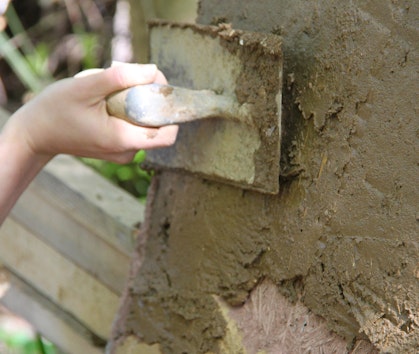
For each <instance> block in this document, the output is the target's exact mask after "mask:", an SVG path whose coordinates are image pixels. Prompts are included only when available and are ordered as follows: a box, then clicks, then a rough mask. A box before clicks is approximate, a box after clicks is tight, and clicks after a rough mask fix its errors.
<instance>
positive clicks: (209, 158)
mask: <svg viewBox="0 0 419 354" xmlns="http://www.w3.org/2000/svg"><path fill="white" fill-rule="evenodd" d="M150 43H151V62H152V63H156V64H157V65H158V67H159V69H160V70H162V71H163V73H164V74H165V75H166V77H167V79H168V81H169V83H170V84H172V85H176V86H182V87H186V88H191V89H199V90H201V89H210V90H213V91H215V92H216V93H217V94H222V95H226V96H232V97H234V98H235V99H236V100H237V102H238V103H239V104H240V105H241V106H242V107H243V108H244V109H245V110H246V111H247V112H249V113H250V114H248V118H246V119H244V118H243V119H242V121H241V120H240V119H239V120H238V121H233V120H228V119H222V118H210V119H206V120H199V121H194V122H190V123H185V124H181V125H180V129H179V134H178V138H177V142H176V143H175V145H174V146H172V147H169V148H164V149H158V150H152V151H149V152H148V153H147V159H146V166H148V167H151V168H157V169H162V168H170V169H179V170H183V171H187V172H189V173H193V174H198V175H200V176H202V177H204V178H208V179H211V180H217V181H221V182H225V183H228V184H232V185H235V186H239V187H241V188H244V189H252V190H256V191H260V192H264V193H270V194H275V193H278V190H279V172H280V170H279V160H280V146H281V88H282V53H281V39H280V37H278V36H276V35H273V34H266V33H250V32H245V31H239V30H234V29H232V28H231V27H230V26H227V25H222V26H218V27H214V26H201V25H194V24H176V23H168V22H160V21H157V22H153V23H151V24H150Z"/></svg>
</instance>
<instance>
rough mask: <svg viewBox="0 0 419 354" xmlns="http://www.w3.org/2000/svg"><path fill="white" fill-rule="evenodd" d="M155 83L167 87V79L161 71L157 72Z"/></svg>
mask: <svg viewBox="0 0 419 354" xmlns="http://www.w3.org/2000/svg"><path fill="white" fill-rule="evenodd" d="M154 82H155V83H157V84H162V85H167V79H166V77H165V76H164V74H163V73H162V72H161V71H160V70H158V71H157V74H156V78H155V79H154Z"/></svg>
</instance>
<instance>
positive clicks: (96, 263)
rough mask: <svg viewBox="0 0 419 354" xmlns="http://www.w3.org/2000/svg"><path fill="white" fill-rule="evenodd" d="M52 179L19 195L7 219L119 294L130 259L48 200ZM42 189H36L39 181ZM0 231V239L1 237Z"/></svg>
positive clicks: (35, 183)
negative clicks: (22, 227) (28, 231)
mask: <svg viewBox="0 0 419 354" xmlns="http://www.w3.org/2000/svg"><path fill="white" fill-rule="evenodd" d="M50 179H53V180H54V178H53V177H51V176H49V175H47V174H46V175H44V176H42V177H41V178H40V179H38V180H37V181H35V182H34V183H33V184H32V185H31V186H30V187H29V188H28V189H27V190H26V192H25V193H24V194H23V195H22V197H21V198H20V200H19V202H18V203H17V204H16V206H15V208H14V210H13V212H12V213H11V215H10V216H9V218H12V219H13V220H14V221H15V222H17V223H19V224H20V225H22V226H24V227H25V228H26V229H28V230H31V233H32V234H33V235H34V236H36V237H37V238H39V239H40V240H42V241H43V242H45V243H47V244H49V245H50V246H51V247H52V248H54V249H55V250H57V251H58V252H60V253H61V254H62V255H64V256H65V257H66V258H67V259H69V260H71V261H72V262H73V263H75V264H76V265H78V266H79V267H81V268H83V269H84V270H86V271H87V272H89V273H90V274H91V275H93V276H94V277H96V278H97V279H98V280H99V281H101V282H102V283H103V284H105V285H106V286H107V287H108V288H109V289H111V290H112V291H114V292H115V293H117V294H121V293H122V291H123V288H124V285H125V282H126V279H127V276H128V271H129V262H130V257H129V255H128V254H127V252H124V251H121V249H120V248H116V247H114V245H111V244H110V243H108V242H105V241H103V239H102V238H99V237H97V235H96V234H95V233H93V232H92V230H91V229H90V228H89V229H86V227H84V225H81V224H80V223H79V222H78V221H77V220H75V219H74V218H72V217H71V214H69V213H68V212H66V211H65V210H63V209H62V208H61V207H60V206H57V205H55V204H51V198H48V196H47V195H48V193H49V192H50V189H49V188H48V186H49V185H51V184H53V183H54V182H52V183H51V184H49V183H48V180H50ZM41 180H42V184H44V186H42V187H40V186H39V185H40V183H39V182H40V181H41ZM2 232H3V231H2V230H1V229H0V235H1V234H2Z"/></svg>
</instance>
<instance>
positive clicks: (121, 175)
mask: <svg viewBox="0 0 419 354" xmlns="http://www.w3.org/2000/svg"><path fill="white" fill-rule="evenodd" d="M144 159H145V151H143V150H141V151H139V152H138V153H137V154H136V155H135V158H134V160H133V161H132V162H131V163H129V164H126V165H119V164H116V163H113V162H107V161H102V160H97V159H90V158H82V161H83V162H84V163H85V164H87V165H89V166H91V167H92V168H94V169H95V170H96V171H98V172H99V173H100V174H101V175H102V176H104V177H106V178H108V179H109V180H110V181H112V182H114V183H116V184H117V185H119V186H120V187H122V188H124V189H125V190H127V191H128V192H130V193H131V194H133V195H134V196H136V197H137V198H139V200H140V201H145V198H146V195H147V189H148V186H149V185H150V179H151V175H150V174H149V173H148V172H147V171H144V170H142V169H141V168H140V164H141V163H142V162H143V161H144Z"/></svg>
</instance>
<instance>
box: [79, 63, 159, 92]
mask: <svg viewBox="0 0 419 354" xmlns="http://www.w3.org/2000/svg"><path fill="white" fill-rule="evenodd" d="M157 72H158V70H157V67H156V66H155V65H154V64H123V65H117V66H112V67H110V68H108V69H105V70H102V71H100V72H97V73H93V74H91V75H84V76H82V77H79V78H78V79H77V81H78V84H79V87H80V89H81V90H83V92H86V94H88V95H89V96H92V93H94V96H95V97H98V98H101V97H106V96H108V95H109V94H111V93H113V92H115V91H119V90H122V89H125V88H128V87H131V86H135V85H143V84H148V83H152V82H154V80H155V78H156V75H157Z"/></svg>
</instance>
